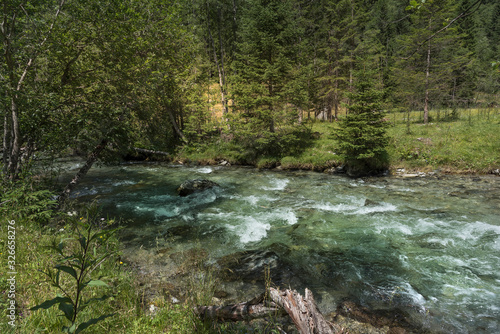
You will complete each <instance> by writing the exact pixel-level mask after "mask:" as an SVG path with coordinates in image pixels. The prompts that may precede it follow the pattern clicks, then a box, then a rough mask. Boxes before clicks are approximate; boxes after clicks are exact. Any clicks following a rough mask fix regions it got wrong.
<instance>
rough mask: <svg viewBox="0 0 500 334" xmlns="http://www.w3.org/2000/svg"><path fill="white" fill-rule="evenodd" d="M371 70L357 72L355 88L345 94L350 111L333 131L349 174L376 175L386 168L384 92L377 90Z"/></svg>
mask: <svg viewBox="0 0 500 334" xmlns="http://www.w3.org/2000/svg"><path fill="white" fill-rule="evenodd" d="M373 82H374V80H373V79H372V78H371V73H370V72H368V71H365V70H361V71H358V72H357V73H356V77H355V82H354V88H355V90H354V91H353V92H351V93H347V95H348V97H349V99H350V102H351V103H350V105H349V106H348V109H349V112H348V114H347V115H346V117H345V118H344V119H343V120H342V121H341V122H340V129H339V130H338V132H337V133H336V138H337V140H338V142H339V151H340V153H341V154H342V156H343V158H344V162H345V167H346V169H347V174H348V175H349V176H355V177H358V176H366V175H376V174H379V173H380V172H382V171H384V170H386V169H387V167H388V160H387V152H386V146H387V144H388V138H387V136H386V128H387V124H388V123H387V122H386V121H385V120H384V112H383V111H382V110H381V104H382V96H383V92H382V91H381V90H378V89H376V87H374V84H373Z"/></svg>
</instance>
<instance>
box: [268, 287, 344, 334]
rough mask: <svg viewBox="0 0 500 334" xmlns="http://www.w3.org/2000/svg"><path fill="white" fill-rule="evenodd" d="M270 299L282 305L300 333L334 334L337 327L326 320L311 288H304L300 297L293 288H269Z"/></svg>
mask: <svg viewBox="0 0 500 334" xmlns="http://www.w3.org/2000/svg"><path fill="white" fill-rule="evenodd" d="M269 295H270V297H271V299H272V300H273V301H274V302H275V303H276V304H278V305H279V306H281V307H283V308H284V309H285V311H286V312H287V313H288V315H289V316H290V318H291V319H292V321H293V323H294V324H295V327H297V329H298V330H299V332H300V333H301V334H334V333H337V332H338V331H337V329H336V328H335V326H334V325H333V324H331V323H330V322H328V321H326V320H325V318H324V317H323V315H322V314H321V312H320V311H319V310H318V307H317V306H316V302H315V301H314V298H313V294H312V292H311V290H309V289H307V288H306V290H305V296H304V297H302V296H301V295H300V294H299V293H298V292H297V291H295V290H289V289H286V290H283V291H280V290H279V289H274V288H271V289H270V290H269Z"/></svg>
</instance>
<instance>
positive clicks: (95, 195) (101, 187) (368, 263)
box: [73, 164, 500, 333]
mask: <svg viewBox="0 0 500 334" xmlns="http://www.w3.org/2000/svg"><path fill="white" fill-rule="evenodd" d="M76 167H78V166H77V165H75V166H73V168H76ZM200 178H203V179H209V180H211V181H214V182H216V183H218V184H219V185H220V187H215V188H212V189H209V190H206V191H204V192H200V193H195V194H192V195H189V196H187V197H179V196H178V195H177V193H176V188H177V187H178V186H179V185H180V184H181V183H182V182H183V181H185V180H188V179H200ZM73 197H74V198H79V199H81V200H92V199H97V200H98V202H99V203H100V204H101V205H102V206H103V210H104V212H105V213H106V214H109V215H111V216H113V215H116V216H121V217H124V218H126V219H129V221H128V223H127V224H126V228H125V230H124V236H123V242H124V245H125V247H126V249H127V250H128V253H129V254H134V253H137V252H139V250H141V252H142V254H143V259H144V261H145V262H147V257H148V254H149V255H151V257H153V256H154V254H156V253H158V252H157V251H158V249H168V247H170V248H172V247H173V248H174V249H175V250H181V249H184V250H185V249H189V248H193V247H196V248H197V249H204V250H205V251H206V252H207V253H208V254H209V256H210V258H211V259H213V261H217V260H218V259H221V258H223V257H225V256H228V255H230V254H235V253H239V252H242V251H247V253H246V254H253V255H254V258H253V261H260V262H262V263H265V264H267V265H268V266H269V267H270V270H271V277H272V278H273V279H276V280H277V281H278V282H277V283H276V284H283V285H287V286H288V285H290V286H291V287H292V288H294V289H298V290H300V289H303V288H304V287H309V288H310V289H311V290H312V291H313V293H314V294H315V297H316V299H317V301H318V305H319V307H320V309H321V310H322V312H330V311H333V310H335V308H336V305H337V303H338V302H340V301H341V300H343V299H346V298H349V299H351V300H355V301H356V302H357V303H359V304H361V305H363V306H365V307H368V308H370V309H380V310H392V309H398V310H402V311H403V312H404V313H405V314H406V315H407V316H408V317H409V318H411V320H412V321H413V322H414V323H416V324H418V325H417V326H418V327H420V328H421V329H422V330H423V331H430V332H440V333H499V332H500V271H499V269H500V178H499V177H494V176H491V177H490V176H481V177H473V176H446V175H441V176H427V177H412V178H404V177H380V178H363V179H351V178H347V177H345V176H339V175H327V174H322V173H315V172H305V171H292V172H284V171H279V172H278V171H271V170H258V169H255V168H251V167H222V166H212V167H207V166H199V167H189V166H178V165H166V164H125V165H120V166H114V167H102V168H93V169H92V170H91V171H90V172H89V174H88V175H87V176H86V178H85V179H84V180H83V181H82V183H81V184H80V185H79V186H78V188H77V189H76V190H75V192H74V194H73ZM240 254H241V253H240ZM150 263H151V265H154V263H153V262H151V261H150ZM256 265H258V264H256ZM159 267H161V266H159ZM273 271H274V274H273ZM254 283H255V281H252V280H251V279H250V280H247V281H245V283H241V282H239V283H238V282H233V283H232V285H231V283H225V285H224V286H223V288H224V289H225V290H227V291H228V293H229V294H235V293H237V291H240V292H241V294H242V296H235V297H234V298H235V299H237V298H243V299H241V300H240V301H243V300H245V299H244V298H245V297H248V296H250V295H252V294H254V296H255V294H256V293H257V292H258V291H259V289H261V287H260V286H257V285H258V284H257V283H255V284H254ZM242 284H245V285H242ZM253 285H255V287H253ZM231 289H232V290H231ZM251 297H253V296H251Z"/></svg>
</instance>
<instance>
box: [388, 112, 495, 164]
mask: <svg viewBox="0 0 500 334" xmlns="http://www.w3.org/2000/svg"><path fill="white" fill-rule="evenodd" d="M442 113H443V112H441V114H442ZM391 116H392V119H391ZM402 116H403V115H389V119H391V120H394V119H395V120H396V123H395V124H393V125H394V126H392V127H390V128H389V131H388V134H389V136H390V138H391V143H390V145H389V147H388V151H389V154H390V157H391V165H392V166H393V167H394V168H409V169H420V170H441V171H443V172H451V173H475V174H487V173H491V172H492V171H493V170H495V169H498V168H500V131H499V129H500V110H498V109H496V110H495V109H469V110H462V111H460V112H459V114H458V117H459V118H458V119H456V120H453V121H447V122H438V121H433V122H431V123H429V124H427V125H423V124H421V123H419V122H418V119H419V113H412V114H411V116H410V121H411V123H410V126H409V128H408V126H407V124H405V123H407V122H406V121H404V120H403V119H402V118H403V117H402ZM431 116H434V119H437V112H434V114H433V115H432V114H431ZM408 130H409V131H408Z"/></svg>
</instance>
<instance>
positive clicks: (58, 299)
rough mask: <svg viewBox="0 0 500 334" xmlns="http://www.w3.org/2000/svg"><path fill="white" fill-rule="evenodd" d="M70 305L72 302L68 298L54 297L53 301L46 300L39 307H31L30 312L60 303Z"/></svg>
mask: <svg viewBox="0 0 500 334" xmlns="http://www.w3.org/2000/svg"><path fill="white" fill-rule="evenodd" d="M68 302H69V303H72V300H71V299H69V298H68V297H60V296H59V297H56V298H54V299H51V300H46V301H44V302H43V303H41V304H39V305H36V306H33V307H32V308H30V311H36V310H38V309H44V310H46V309H48V308H50V307H52V306H54V305H56V304H60V303H68Z"/></svg>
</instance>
